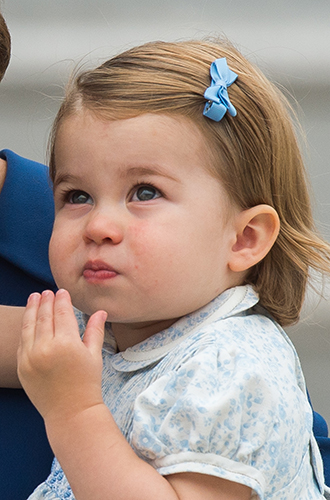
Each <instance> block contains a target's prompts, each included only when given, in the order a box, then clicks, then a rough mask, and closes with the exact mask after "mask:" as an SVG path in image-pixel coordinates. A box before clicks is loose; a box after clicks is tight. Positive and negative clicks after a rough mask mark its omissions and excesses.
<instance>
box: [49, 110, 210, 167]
mask: <svg viewBox="0 0 330 500" xmlns="http://www.w3.org/2000/svg"><path fill="white" fill-rule="evenodd" d="M54 150H55V157H56V166H57V169H59V168H63V165H65V166H66V168H69V166H70V161H71V160H73V159H75V158H79V157H80V158H81V157H83V159H84V160H85V159H86V161H88V159H89V160H90V161H93V162H94V159H96V158H98V159H99V160H100V159H105V160H106V159H107V158H108V159H109V161H115V162H116V163H118V164H120V162H121V161H122V162H123V164H125V167H126V166H127V165H128V166H129V168H130V169H131V168H132V167H133V166H134V167H136V168H140V169H143V168H149V167H150V166H152V168H155V167H159V169H161V166H162V165H166V163H167V162H169V161H172V162H176V161H177V162H182V161H185V160H189V161H193V162H198V163H199V164H200V166H203V165H206V164H207V163H209V161H210V154H209V151H208V148H207V146H206V141H205V139H204V136H203V135H202V133H201V132H200V130H199V128H198V127H197V126H196V125H195V124H194V123H193V122H192V121H191V120H189V119H186V118H184V117H181V116H169V115H165V114H152V113H145V114H141V115H138V116H136V117H132V118H126V119H120V120H105V119H104V118H100V117H98V116H96V115H95V114H92V113H91V112H88V111H84V112H80V113H76V114H74V115H70V116H68V117H66V118H64V119H63V121H62V123H61V124H60V125H59V127H58V130H57V134H56V138H55V148H54ZM96 164H97V163H96ZM61 166H62V167H61Z"/></svg>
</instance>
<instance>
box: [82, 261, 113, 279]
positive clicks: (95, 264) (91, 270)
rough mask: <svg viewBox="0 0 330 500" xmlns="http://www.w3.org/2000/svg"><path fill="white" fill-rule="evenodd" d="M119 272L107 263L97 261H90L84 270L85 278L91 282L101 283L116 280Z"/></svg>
mask: <svg viewBox="0 0 330 500" xmlns="http://www.w3.org/2000/svg"><path fill="white" fill-rule="evenodd" d="M117 275H118V272H117V271H116V270H115V269H113V267H111V266H109V265H108V264H106V263H105V262H102V261H99V260H95V261H88V262H87V263H86V264H85V266H84V270H83V276H84V278H85V279H86V280H87V281H89V282H100V281H104V280H108V279H111V278H115V277H116V276H117Z"/></svg>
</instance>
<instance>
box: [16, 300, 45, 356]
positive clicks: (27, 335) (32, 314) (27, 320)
mask: <svg viewBox="0 0 330 500" xmlns="http://www.w3.org/2000/svg"><path fill="white" fill-rule="evenodd" d="M40 299H41V296H40V294H39V293H32V294H31V295H30V297H29V298H28V301H27V304H26V308H25V312H24V315H23V320H22V334H21V340H20V349H21V347H22V346H24V347H25V346H29V345H31V344H33V342H34V338H35V331H36V324H37V316H38V309H39V303H40Z"/></svg>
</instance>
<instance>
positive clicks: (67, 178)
mask: <svg viewBox="0 0 330 500" xmlns="http://www.w3.org/2000/svg"><path fill="white" fill-rule="evenodd" d="M76 180H77V177H75V176H74V175H72V174H56V177H55V180H54V183H53V189H54V190H55V189H56V188H57V187H58V186H59V185H60V184H63V183H70V182H74V181H76Z"/></svg>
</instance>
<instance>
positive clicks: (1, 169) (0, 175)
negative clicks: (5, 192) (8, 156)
mask: <svg viewBox="0 0 330 500" xmlns="http://www.w3.org/2000/svg"><path fill="white" fill-rule="evenodd" d="M6 172H7V162H6V161H5V160H3V159H2V158H0V192H1V189H2V186H3V184H4V182H5V178H6Z"/></svg>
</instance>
